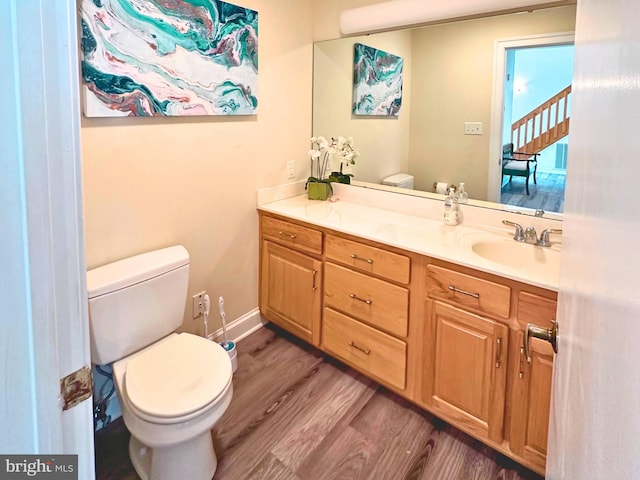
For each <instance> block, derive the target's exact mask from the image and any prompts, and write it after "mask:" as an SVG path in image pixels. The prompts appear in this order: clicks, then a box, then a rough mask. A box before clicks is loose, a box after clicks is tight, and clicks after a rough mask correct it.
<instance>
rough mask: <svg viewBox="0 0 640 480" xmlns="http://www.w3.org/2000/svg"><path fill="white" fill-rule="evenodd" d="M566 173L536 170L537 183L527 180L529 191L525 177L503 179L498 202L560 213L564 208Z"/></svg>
mask: <svg viewBox="0 0 640 480" xmlns="http://www.w3.org/2000/svg"><path fill="white" fill-rule="evenodd" d="M565 179H566V175H559V174H555V173H546V172H538V173H537V174H536V180H537V182H538V183H537V184H535V183H533V178H531V179H530V180H529V193H530V195H527V192H526V190H525V180H526V179H525V178H522V177H514V178H513V180H512V181H511V182H509V181H507V180H508V178H504V179H503V182H504V183H503V185H502V193H501V196H500V203H504V204H506V205H515V206H518V207H525V208H532V209H537V208H541V209H542V210H544V211H545V212H557V213H562V211H563V210H564V189H565Z"/></svg>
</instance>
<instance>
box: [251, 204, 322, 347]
mask: <svg viewBox="0 0 640 480" xmlns="http://www.w3.org/2000/svg"><path fill="white" fill-rule="evenodd" d="M261 234H262V241H261V254H260V256H261V262H260V311H261V312H262V314H263V315H264V316H265V317H266V318H268V319H269V320H270V321H272V322H273V323H275V324H277V325H279V326H281V327H282V328H284V329H285V330H288V331H290V332H291V333H293V334H294V335H296V336H298V337H300V338H302V339H303V340H306V341H307V342H309V343H311V344H312V345H316V346H319V345H320V318H321V308H322V260H321V258H319V257H320V255H321V253H322V232H320V231H317V230H314V229H311V228H308V227H304V226H301V225H297V224H294V223H290V222H285V221H282V220H279V219H275V218H272V217H266V216H263V217H262V222H261ZM276 242H277V243H276ZM302 252H305V253H302ZM306 252H310V253H315V254H317V255H318V258H314V257H313V256H311V255H308V254H306Z"/></svg>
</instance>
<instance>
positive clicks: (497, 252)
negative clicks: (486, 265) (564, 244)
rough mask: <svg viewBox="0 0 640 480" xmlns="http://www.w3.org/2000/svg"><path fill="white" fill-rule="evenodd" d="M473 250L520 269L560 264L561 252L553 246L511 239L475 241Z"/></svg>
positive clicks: (492, 259)
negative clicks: (536, 244)
mask: <svg viewBox="0 0 640 480" xmlns="http://www.w3.org/2000/svg"><path fill="white" fill-rule="evenodd" d="M471 250H472V251H473V253H475V254H476V255H479V256H480V257H482V258H484V259H486V260H489V261H491V262H495V263H499V264H501V265H504V266H507V267H511V268H516V269H519V270H531V269H539V268H549V269H552V268H553V269H556V268H558V267H559V265H560V252H559V251H558V248H557V247H555V248H554V247H553V246H552V247H548V248H543V247H538V246H535V245H531V244H528V243H520V242H516V241H514V240H511V239H495V240H493V239H492V240H479V241H476V242H474V243H473V244H472V245H471Z"/></svg>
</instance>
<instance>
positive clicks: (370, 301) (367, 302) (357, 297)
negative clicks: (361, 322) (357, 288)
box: [349, 293, 373, 305]
mask: <svg viewBox="0 0 640 480" xmlns="http://www.w3.org/2000/svg"><path fill="white" fill-rule="evenodd" d="M349 298H353V299H354V300H358V301H359V302H362V303H366V304H367V305H371V304H372V303H373V301H372V300H365V299H364V298H360V297H359V296H357V295H356V294H355V293H350V294H349Z"/></svg>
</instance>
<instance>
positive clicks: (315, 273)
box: [311, 270, 318, 292]
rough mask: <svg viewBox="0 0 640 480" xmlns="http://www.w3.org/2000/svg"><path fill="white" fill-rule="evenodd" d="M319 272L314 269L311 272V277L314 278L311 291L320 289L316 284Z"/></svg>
mask: <svg viewBox="0 0 640 480" xmlns="http://www.w3.org/2000/svg"><path fill="white" fill-rule="evenodd" d="M317 274H318V270H313V271H312V272H311V276H312V277H311V278H312V279H313V284H312V285H311V291H312V292H315V291H316V290H317V289H318V287H317V286H316V275H317Z"/></svg>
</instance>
